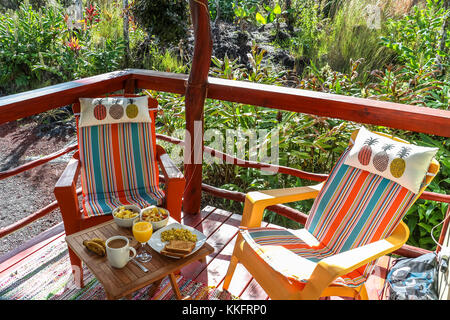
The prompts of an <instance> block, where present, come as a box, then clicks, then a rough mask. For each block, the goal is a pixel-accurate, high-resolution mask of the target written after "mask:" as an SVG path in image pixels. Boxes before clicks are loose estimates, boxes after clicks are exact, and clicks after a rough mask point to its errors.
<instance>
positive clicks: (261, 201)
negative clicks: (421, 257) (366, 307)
mask: <svg viewBox="0 0 450 320" xmlns="http://www.w3.org/2000/svg"><path fill="white" fill-rule="evenodd" d="M377 134H380V135H382V136H386V137H389V138H392V139H394V140H397V141H401V142H404V143H408V142H407V141H404V140H402V139H399V138H396V137H392V136H388V135H386V134H383V133H379V132H377ZM356 135H357V131H355V132H353V134H352V140H353V141H354V139H356ZM439 166H440V165H439V162H437V161H436V159H433V160H432V162H431V164H430V167H429V169H428V174H427V177H426V179H427V184H429V183H430V182H431V180H432V179H433V178H434V176H435V175H436V174H437V172H438V171H439ZM323 185H324V182H323V183H320V184H317V185H314V186H308V187H296V188H286V189H273V190H265V191H254V192H249V193H247V195H246V198H245V203H244V211H243V215H242V222H241V226H242V227H246V228H255V227H260V226H261V222H262V219H263V213H264V209H265V208H266V207H268V206H272V205H276V204H283V203H289V202H295V201H301V200H307V199H314V198H316V196H317V195H318V193H319V191H320V190H321V189H322V187H323ZM425 188H426V187H422V188H421V190H420V191H419V193H418V194H417V196H416V200H417V199H418V198H419V197H420V195H421V194H422V193H423V192H424V190H425ZM409 234H410V231H409V228H408V226H407V225H406V224H405V223H404V222H403V221H401V222H400V223H399V225H398V226H397V228H396V229H395V230H394V231H393V233H392V234H391V235H390V236H389V237H387V238H385V239H381V240H378V241H375V242H372V243H369V244H366V245H364V246H361V247H358V248H354V249H351V250H348V251H345V252H341V253H338V254H336V255H333V256H330V257H327V258H324V259H322V260H321V261H319V262H318V263H313V262H311V261H308V260H306V259H302V258H300V257H298V267H299V268H305V269H306V272H307V274H309V275H310V276H309V279H308V281H307V283H306V285H305V286H304V287H303V288H299V286H298V284H296V283H294V282H292V281H290V280H289V279H288V278H287V277H285V276H283V275H282V274H281V273H278V272H276V271H275V270H273V268H272V267H271V266H269V265H268V264H267V263H266V262H265V261H264V260H263V259H262V258H261V257H260V256H259V255H258V254H257V253H256V252H255V251H254V250H253V249H252V248H251V247H250V245H249V244H248V243H247V242H246V241H245V240H244V238H243V237H242V235H240V234H238V237H237V240H236V244H235V247H234V251H233V255H232V257H231V261H230V265H229V267H228V270H227V274H226V275H225V279H224V283H223V289H225V290H227V289H228V288H229V285H230V282H231V278H232V277H233V273H234V270H235V269H236V266H237V263H238V262H240V263H241V264H243V265H244V267H245V268H246V269H247V270H248V271H249V272H250V273H251V274H252V276H253V277H254V278H255V279H256V281H257V282H258V283H259V284H260V285H261V287H262V288H263V289H264V290H265V291H266V292H267V294H268V295H269V296H270V298H271V299H282V300H286V299H301V300H315V299H319V298H320V297H323V296H347V297H352V298H359V299H364V300H365V299H368V296H367V291H366V288H365V285H364V284H362V285H361V286H359V287H356V288H353V287H348V286H342V285H336V284H334V283H333V281H334V280H335V279H337V278H338V277H340V276H343V275H345V274H347V273H349V272H351V271H352V270H355V269H357V268H359V267H361V266H363V265H365V264H367V263H369V262H371V261H374V260H376V259H378V258H380V257H382V256H384V255H386V254H389V253H392V252H394V251H396V250H398V249H400V248H401V247H402V246H403V245H404V244H405V243H406V241H407V240H408V238H409ZM282 249H284V248H278V249H274V250H279V251H282ZM284 250H286V249H284Z"/></svg>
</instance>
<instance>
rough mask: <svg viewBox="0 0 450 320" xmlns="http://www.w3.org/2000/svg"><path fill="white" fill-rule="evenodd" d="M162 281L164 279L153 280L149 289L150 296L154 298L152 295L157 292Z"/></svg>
mask: <svg viewBox="0 0 450 320" xmlns="http://www.w3.org/2000/svg"><path fill="white" fill-rule="evenodd" d="M161 282H162V279H161V280H157V281H155V282H153V284H152V285H151V287H150V288H149V289H148V291H147V294H148V296H149V297H150V298H152V297H153V296H154V295H155V293H156V291H157V290H158V288H159V285H160V284H161Z"/></svg>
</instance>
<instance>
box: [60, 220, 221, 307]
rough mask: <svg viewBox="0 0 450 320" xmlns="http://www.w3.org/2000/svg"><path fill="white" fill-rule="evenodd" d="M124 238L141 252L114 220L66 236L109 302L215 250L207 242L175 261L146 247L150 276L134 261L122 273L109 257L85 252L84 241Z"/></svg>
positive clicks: (125, 230) (130, 235)
mask: <svg viewBox="0 0 450 320" xmlns="http://www.w3.org/2000/svg"><path fill="white" fill-rule="evenodd" d="M169 219H170V220H169V222H168V224H171V223H173V222H176V220H174V219H173V218H171V217H170V218H169ZM116 235H123V236H127V237H129V238H130V239H132V241H131V242H130V244H131V245H132V246H133V247H135V248H138V246H140V244H139V243H138V242H137V241H136V240H134V238H133V236H132V232H131V228H123V227H119V226H118V225H117V224H116V223H115V222H114V220H111V221H108V222H105V223H102V224H99V225H97V226H94V227H91V228H88V229H85V230H82V231H80V232H77V233H74V234H72V235H68V236H66V242H67V244H68V245H69V247H70V248H71V249H72V250H73V251H74V252H75V254H76V255H77V256H78V257H79V258H80V259H81V260H82V261H83V262H84V263H85V264H86V265H87V267H88V268H89V269H90V270H91V272H92V273H93V274H94V275H95V277H96V278H97V279H98V280H99V281H100V283H101V284H102V285H103V287H104V289H105V291H106V294H107V296H108V298H109V299H119V298H121V297H124V296H128V295H130V294H131V293H133V292H134V291H137V290H139V289H141V288H143V287H145V286H147V285H149V284H151V283H154V282H158V281H160V280H162V279H163V278H164V277H165V276H168V275H171V277H173V273H174V272H176V271H178V270H180V269H181V268H183V267H184V266H186V265H188V264H189V263H191V262H194V261H196V260H201V259H202V258H204V257H205V256H207V255H209V254H210V253H212V252H214V248H213V247H212V246H211V245H209V244H208V243H207V242H206V243H205V244H204V245H203V246H202V247H201V248H200V249H198V250H197V251H196V252H194V253H193V254H191V255H189V256H187V257H185V258H182V259H175V258H170V257H166V256H164V255H161V254H160V253H158V252H156V251H154V250H153V249H152V248H151V247H150V246H148V245H146V246H145V247H146V250H148V251H149V252H150V253H151V254H152V256H153V258H152V260H150V261H149V262H146V263H142V262H141V264H143V265H144V266H145V267H146V268H147V269H149V272H144V271H142V270H141V268H139V267H138V266H137V265H136V264H135V263H133V262H132V261H130V262H128V263H127V265H126V266H125V267H123V268H121V269H117V268H114V267H112V266H111V265H110V264H109V262H108V260H107V258H106V256H105V257H100V256H98V255H96V254H95V253H93V252H91V251H89V250H87V249H86V247H85V246H84V245H83V240H90V239H93V238H100V239H103V240H106V239H108V238H109V237H112V236H116Z"/></svg>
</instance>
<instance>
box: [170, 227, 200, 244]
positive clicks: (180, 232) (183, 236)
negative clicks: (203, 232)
mask: <svg viewBox="0 0 450 320" xmlns="http://www.w3.org/2000/svg"><path fill="white" fill-rule="evenodd" d="M171 240H182V241H190V242H193V243H195V242H197V235H195V234H193V233H192V232H191V231H189V230H187V229H183V228H179V229H176V228H171V229H169V230H165V231H163V232H161V241H164V242H166V241H171Z"/></svg>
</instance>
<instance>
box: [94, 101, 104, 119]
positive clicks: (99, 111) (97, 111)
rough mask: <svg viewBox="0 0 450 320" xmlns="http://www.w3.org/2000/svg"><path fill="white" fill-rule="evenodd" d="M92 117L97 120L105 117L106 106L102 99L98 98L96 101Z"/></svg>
mask: <svg viewBox="0 0 450 320" xmlns="http://www.w3.org/2000/svg"><path fill="white" fill-rule="evenodd" d="M94 117H95V119H97V120H103V119H105V118H106V107H105V106H104V105H103V104H102V99H99V100H98V103H97V105H96V106H95V108H94Z"/></svg>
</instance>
